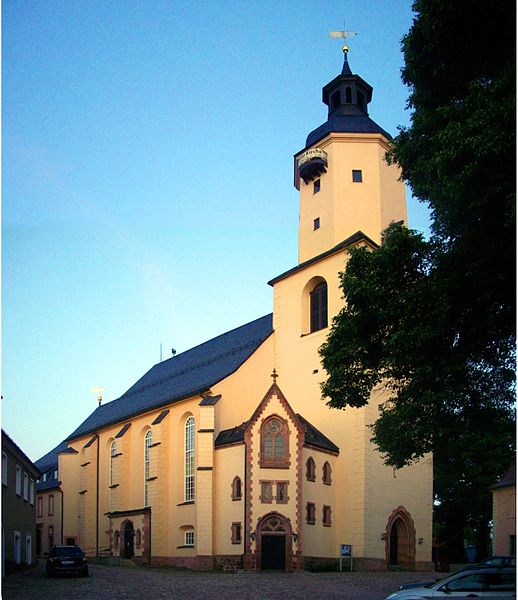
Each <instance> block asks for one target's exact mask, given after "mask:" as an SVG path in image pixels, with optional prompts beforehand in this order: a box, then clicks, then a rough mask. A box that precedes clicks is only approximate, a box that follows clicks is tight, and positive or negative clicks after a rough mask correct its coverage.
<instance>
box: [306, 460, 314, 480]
mask: <svg viewBox="0 0 518 600" xmlns="http://www.w3.org/2000/svg"><path fill="white" fill-rule="evenodd" d="M306 479H307V480H308V481H315V479H316V476H315V461H314V460H313V459H312V458H311V456H310V457H309V458H308V460H307V461H306Z"/></svg>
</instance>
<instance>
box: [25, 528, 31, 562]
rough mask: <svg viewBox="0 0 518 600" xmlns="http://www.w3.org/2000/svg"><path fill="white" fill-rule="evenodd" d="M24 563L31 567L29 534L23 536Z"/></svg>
mask: <svg viewBox="0 0 518 600" xmlns="http://www.w3.org/2000/svg"><path fill="white" fill-rule="evenodd" d="M25 562H26V563H27V564H28V565H32V535H31V534H30V533H26V534H25Z"/></svg>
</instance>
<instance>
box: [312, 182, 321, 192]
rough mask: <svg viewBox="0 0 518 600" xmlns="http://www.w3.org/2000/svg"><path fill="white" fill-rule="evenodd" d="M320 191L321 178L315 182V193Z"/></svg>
mask: <svg viewBox="0 0 518 600" xmlns="http://www.w3.org/2000/svg"><path fill="white" fill-rule="evenodd" d="M318 192H320V179H317V180H316V181H314V182H313V193H314V194H317V193H318Z"/></svg>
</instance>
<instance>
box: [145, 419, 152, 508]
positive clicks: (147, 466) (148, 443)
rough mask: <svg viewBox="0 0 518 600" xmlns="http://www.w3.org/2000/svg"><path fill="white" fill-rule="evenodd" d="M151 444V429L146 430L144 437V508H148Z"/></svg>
mask: <svg viewBox="0 0 518 600" xmlns="http://www.w3.org/2000/svg"><path fill="white" fill-rule="evenodd" d="M152 443H153V434H152V433H151V429H148V430H147V431H146V435H145V437H144V506H149V494H148V479H149V469H150V462H151V457H150V454H151V451H150V448H151V444H152Z"/></svg>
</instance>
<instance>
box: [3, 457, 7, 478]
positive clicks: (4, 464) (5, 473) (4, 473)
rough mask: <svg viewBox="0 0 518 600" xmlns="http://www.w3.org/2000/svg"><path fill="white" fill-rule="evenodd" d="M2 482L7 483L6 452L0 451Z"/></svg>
mask: <svg viewBox="0 0 518 600" xmlns="http://www.w3.org/2000/svg"><path fill="white" fill-rule="evenodd" d="M2 484H3V485H7V454H6V453H5V452H2Z"/></svg>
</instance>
